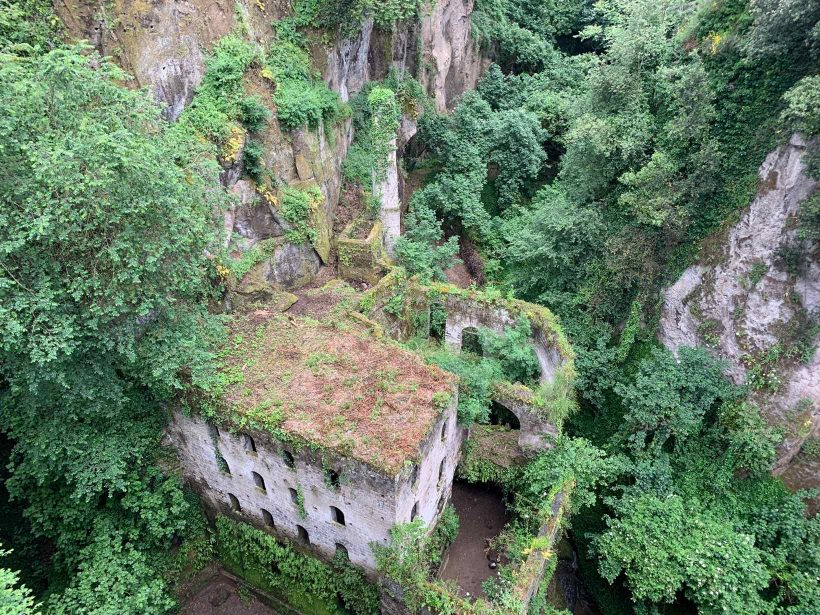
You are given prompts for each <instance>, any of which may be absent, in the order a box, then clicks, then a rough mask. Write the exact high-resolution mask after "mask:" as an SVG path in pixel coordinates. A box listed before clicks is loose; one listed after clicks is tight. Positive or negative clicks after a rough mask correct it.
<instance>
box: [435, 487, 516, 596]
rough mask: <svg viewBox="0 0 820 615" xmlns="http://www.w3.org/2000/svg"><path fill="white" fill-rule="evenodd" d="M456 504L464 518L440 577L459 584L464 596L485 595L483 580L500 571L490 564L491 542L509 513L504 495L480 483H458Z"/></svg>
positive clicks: (455, 491) (454, 492) (457, 509)
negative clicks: (488, 548) (487, 551)
mask: <svg viewBox="0 0 820 615" xmlns="http://www.w3.org/2000/svg"><path fill="white" fill-rule="evenodd" d="M453 506H454V507H455V509H456V512H457V513H458V518H459V520H460V524H459V530H458V536H456V539H455V541H454V542H453V544H452V545H450V548H449V549H448V551H447V555H446V557H447V561H446V563H445V564H444V568H443V569H442V571H441V575H440V576H441V578H442V579H445V580H452V581H455V582H456V583H458V586H459V587H460V588H461V593H462V595H463V596H466V597H474V596H483V595H484V592H483V591H482V589H481V583H482V582H483V581H485V580H486V579H489V578H490V577H492V576H497V574H498V573H497V570H493V569H491V568H490V567H489V560H488V559H487V554H486V552H485V549H486V546H487V541H488V540H489V539H491V538H493V537H494V536H496V535H498V533H499V532H500V531H501V529H502V528H503V527H504V524H506V523H507V521H509V515H508V514H507V511H506V509H505V507H504V503H503V502H502V501H501V495H500V494H499V493H498V492H497V491H493V490H491V489H488V488H486V487H482V486H479V485H468V484H465V483H455V484H454V485H453Z"/></svg>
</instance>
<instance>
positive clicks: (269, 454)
mask: <svg viewBox="0 0 820 615" xmlns="http://www.w3.org/2000/svg"><path fill="white" fill-rule="evenodd" d="M347 327H348V325H347V324H345V325H344V326H343V327H341V328H339V329H337V328H334V327H328V326H320V325H318V324H316V323H315V321H309V320H307V319H299V320H293V319H287V318H285V317H283V316H281V315H272V314H270V313H262V314H261V315H260V312H256V313H254V314H253V315H252V316H249V317H247V318H241V317H238V318H237V320H236V322H235V323H234V327H233V332H232V337H231V340H230V344H229V345H230V347H231V356H230V357H229V358H228V359H227V365H226V368H225V371H224V374H225V376H226V377H227V378H228V379H229V380H230V381H231V382H232V384H230V385H228V387H227V389H226V392H225V394H224V395H223V396H222V398H221V400H220V401H219V405H220V407H219V408H218V409H217V410H216V411H215V415H214V417H213V419H212V420H206V419H205V418H203V417H202V416H198V415H194V416H191V415H186V414H183V413H182V412H176V413H175V415H174V420H173V423H172V425H171V428H170V435H171V438H172V439H173V441H174V442H175V444H176V446H177V448H178V450H179V455H180V458H181V461H182V465H183V469H184V475H185V477H186V479H187V481H188V482H189V484H191V485H192V486H194V488H195V489H196V491H197V492H198V493H199V495H200V498H201V500H202V502H203V504H204V505H205V507H206V509H207V510H208V511H209V512H210V513H211V514H217V513H221V514H225V515H229V516H232V517H234V518H238V519H241V520H244V521H247V522H248V523H251V524H253V525H255V526H257V527H258V528H260V529H264V530H266V531H268V532H271V533H274V534H276V535H278V536H281V537H284V538H287V539H290V540H292V541H295V542H296V543H297V544H301V545H302V547H304V548H307V549H309V550H311V551H312V552H313V553H314V554H316V555H318V556H320V557H322V558H325V559H329V558H332V557H333V556H334V555H335V553H336V552H337V551H342V552H343V553H345V554H346V555H347V556H348V557H349V559H350V561H351V562H352V563H354V564H357V565H359V566H361V567H363V568H364V569H365V570H368V571H371V572H372V571H374V570H375V559H374V555H373V551H372V549H371V543H374V542H375V543H381V544H386V543H387V540H388V532H389V530H390V529H391V528H392V527H393V526H394V525H396V524H399V523H404V522H408V521H411V520H412V519H415V518H416V517H419V518H421V519H423V520H424V521H425V523H427V524H428V525H429V526H430V527H432V526H434V525H435V521H436V519H437V517H438V515H439V513H440V512H441V510H442V509H443V508H444V506H445V504H446V503H447V501H448V499H449V495H450V490H451V487H452V482H453V474H454V471H455V466H456V463H457V461H458V454H459V450H460V447H461V442H462V439H463V435H464V434H463V433H462V432H463V430H462V428H461V427H460V426H459V425H458V424H457V420H456V405H457V399H458V395H457V389H456V383H455V379H454V378H453V377H452V376H451V375H449V374H447V373H446V372H443V371H442V370H440V369H438V368H436V367H433V366H428V365H425V364H424V362H423V361H422V360H421V359H420V358H419V357H417V356H416V355H414V354H413V353H411V352H408V351H406V350H403V349H401V348H399V347H397V346H395V345H392V344H390V343H387V342H383V341H378V340H376V339H374V338H372V337H371V336H370V335H369V334H368V333H367V332H366V331H365V330H364V329H361V330H360V329H355V328H350V329H348V328H347Z"/></svg>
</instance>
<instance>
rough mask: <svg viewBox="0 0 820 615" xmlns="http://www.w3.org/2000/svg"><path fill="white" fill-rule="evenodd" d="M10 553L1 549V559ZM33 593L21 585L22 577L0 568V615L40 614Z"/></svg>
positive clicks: (12, 571)
mask: <svg viewBox="0 0 820 615" xmlns="http://www.w3.org/2000/svg"><path fill="white" fill-rule="evenodd" d="M9 553H10V551H4V550H2V549H0V557H4V556H6V555H8V554H9ZM39 612H40V608H39V606H38V605H36V604H35V603H34V597H33V596H32V595H31V591H30V590H29V589H28V588H27V587H26V586H25V585H21V584H20V575H19V574H18V573H17V572H15V571H14V570H9V569H8V568H0V615H31V614H34V613H39Z"/></svg>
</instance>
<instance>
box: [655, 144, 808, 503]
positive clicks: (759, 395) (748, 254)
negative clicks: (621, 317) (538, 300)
mask: <svg viewBox="0 0 820 615" xmlns="http://www.w3.org/2000/svg"><path fill="white" fill-rule="evenodd" d="M804 152H805V143H804V142H803V140H802V139H801V138H800V137H799V136H798V135H795V136H793V137H792V139H791V141H790V142H789V143H788V144H787V145H784V146H781V147H779V148H777V149H776V150H775V151H773V152H771V153H770V154H769V155H768V156H767V157H766V160H765V162H764V163H763V165H762V166H761V167H760V171H759V177H760V188H759V191H758V194H757V197H756V198H755V199H754V201H753V202H752V204H751V205H750V206H749V208H748V210H746V212H745V213H744V214H743V215H742V217H741V219H740V221H739V222H737V223H736V224H735V225H734V226H733V227H732V228H731V229H729V231H728V233H727V234H726V236H725V238H722V241H719V242H716V243H718V244H719V247H718V249H717V250H712V252H713V253H712V255H711V256H710V257H706V258H704V259H703V260H702V261H701V262H700V263H698V264H696V265H694V266H692V267H690V268H689V269H687V270H686V271H685V272H684V273H683V275H682V276H681V278H680V279H679V280H678V281H677V282H676V283H675V284H674V285H673V286H671V287H670V288H669V289H668V290H667V291H666V293H665V297H664V306H663V313H662V318H661V326H660V332H659V338H660V340H661V341H662V342H663V343H664V344H665V345H666V346H667V347H668V348H670V349H673V350H674V349H677V348H678V347H680V346H705V347H707V348H710V349H711V350H712V352H713V353H714V354H715V355H717V356H720V357H722V358H724V359H726V360H727V361H728V363H729V366H730V369H729V373H730V376H731V377H732V379H733V380H735V382H738V383H742V382H748V383H749V384H750V388H751V389H752V391H753V393H752V395H753V398H754V399H755V400H756V402H757V403H758V405H759V406H760V408H761V410H762V411H763V414H764V416H765V417H766V418H767V420H768V421H769V422H770V423H771V424H773V425H776V426H779V427H781V428H783V429H784V432H785V434H784V441H783V443H782V445H781V447H780V450H779V457H778V460H777V463H776V465H775V468H774V471H775V473H776V474H784V478H785V479H786V481H787V483H791V484H792V485H793V486H794V487H809V486H820V464H818V461H816V460H813V459H811V458H809V456H808V455H802V456H801V455H799V452H800V450H801V447H802V446H803V444H804V443H805V441H806V439H807V438H809V437H817V435H818V434H819V433H820V348H818V345H817V342H818V341H820V339H819V336H818V332H817V327H816V323H817V322H818V320H817V319H818V316H820V258H818V253H817V248H816V246H809V245H806V244H805V243H804V242H801V241H800V239H799V236H798V233H797V230H796V226H797V225H796V216H797V214H798V212H799V208H800V204H801V202H802V201H803V200H805V199H806V198H807V197H808V196H809V195H810V194H811V193H812V192H813V191H814V190H816V189H817V184H816V182H814V181H813V180H812V179H810V178H809V177H808V176H807V175H806V173H805V167H804V164H803V160H802V158H803V154H804Z"/></svg>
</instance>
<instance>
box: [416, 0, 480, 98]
mask: <svg viewBox="0 0 820 615" xmlns="http://www.w3.org/2000/svg"><path fill="white" fill-rule="evenodd" d="M473 8H474V0H439V1H438V2H436V3H435V4H434V5H433V8H432V10H431V11H430V12H429V14H427V15H425V16H424V17H423V18H422V20H421V41H422V63H421V66H420V67H419V81H420V82H421V83H423V84H425V85H426V87H427V93H428V94H430V96H432V97H433V99H434V100H435V102H436V108H437V109H438V110H439V111H444V110H446V109H452V108H453V107H455V104H456V102H457V101H458V98H459V96H461V94H463V93H464V92H466V91H467V90H471V89H473V88H475V86H476V84H477V83H478V79H479V78H480V77H481V75H482V73H483V72H484V70H485V69H486V68H487V66H488V64H489V61H488V60H486V59H485V58H482V57H481V52H480V50H479V46H478V41H477V40H476V39H475V38H474V37H473V36H472V35H471V33H470V15H471V14H472V12H473Z"/></svg>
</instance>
